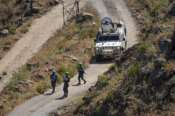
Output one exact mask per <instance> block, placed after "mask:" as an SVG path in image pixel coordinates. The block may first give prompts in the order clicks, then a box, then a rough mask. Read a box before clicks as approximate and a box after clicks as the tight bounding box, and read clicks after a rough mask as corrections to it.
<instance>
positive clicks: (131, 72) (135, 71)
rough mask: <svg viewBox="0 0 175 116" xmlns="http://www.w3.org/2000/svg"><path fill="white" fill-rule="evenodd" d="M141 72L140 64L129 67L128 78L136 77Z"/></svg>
mask: <svg viewBox="0 0 175 116" xmlns="http://www.w3.org/2000/svg"><path fill="white" fill-rule="evenodd" d="M139 71H140V65H139V64H138V63H137V64H134V65H132V66H131V67H129V69H128V76H129V77H135V76H137V75H138V74H139Z"/></svg>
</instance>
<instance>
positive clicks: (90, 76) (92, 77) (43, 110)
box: [8, 0, 137, 116]
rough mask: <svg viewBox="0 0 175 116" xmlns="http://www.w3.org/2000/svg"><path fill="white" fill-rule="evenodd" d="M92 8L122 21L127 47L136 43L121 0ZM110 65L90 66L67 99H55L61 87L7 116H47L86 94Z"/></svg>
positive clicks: (100, 2)
mask: <svg viewBox="0 0 175 116" xmlns="http://www.w3.org/2000/svg"><path fill="white" fill-rule="evenodd" d="M91 3H92V4H93V6H94V7H95V8H96V9H97V11H98V13H99V15H100V16H101V18H102V17H104V16H110V17H112V18H113V20H119V19H122V20H123V21H124V22H125V23H126V26H127V28H128V44H129V47H131V46H132V45H134V44H136V42H137V36H136V35H137V30H136V25H135V22H134V19H133V18H132V16H131V14H130V12H129V10H128V8H127V6H126V4H125V3H124V1H123V0H106V1H103V0H91ZM110 65H111V64H109V63H107V64H105V63H104V64H91V65H90V66H89V68H88V69H87V70H86V73H87V75H86V79H87V80H88V83H87V84H86V85H81V86H70V88H69V91H70V94H69V97H68V98H66V99H63V100H58V99H57V98H58V97H59V96H61V95H62V85H60V86H59V87H58V88H57V93H56V94H54V95H51V96H46V95H40V96H36V97H34V98H32V99H30V100H28V101H26V102H25V103H24V104H21V105H19V106H18V107H16V108H15V109H14V110H13V111H12V112H11V113H10V114H9V115H8V116H47V114H48V113H49V112H51V111H53V110H56V109H57V108H61V107H62V106H63V105H64V106H65V105H66V104H69V103H70V102H71V101H72V100H73V98H75V97H78V96H80V95H81V94H82V93H84V92H86V91H87V90H88V89H89V88H90V87H91V86H92V85H94V84H95V83H96V81H97V78H98V75H100V74H102V73H104V72H105V71H106V70H108V68H109V67H110ZM75 83H76V76H75V77H74V78H73V79H72V80H71V85H72V84H75Z"/></svg>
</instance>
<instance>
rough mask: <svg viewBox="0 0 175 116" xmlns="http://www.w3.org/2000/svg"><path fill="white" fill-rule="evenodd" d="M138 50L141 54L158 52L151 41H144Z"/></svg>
mask: <svg viewBox="0 0 175 116" xmlns="http://www.w3.org/2000/svg"><path fill="white" fill-rule="evenodd" d="M137 50H138V52H139V53H140V54H144V53H149V54H154V53H155V52H156V48H155V46H154V45H153V44H151V43H149V42H142V43H141V44H140V45H139V46H138V47H137Z"/></svg>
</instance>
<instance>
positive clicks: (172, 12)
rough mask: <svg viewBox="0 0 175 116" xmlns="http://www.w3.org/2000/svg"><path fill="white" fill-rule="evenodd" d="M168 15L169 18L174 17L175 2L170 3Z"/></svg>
mask: <svg viewBox="0 0 175 116" xmlns="http://www.w3.org/2000/svg"><path fill="white" fill-rule="evenodd" d="M168 14H169V15H171V16H175V2H173V3H172V5H171V7H170V10H169V13H168Z"/></svg>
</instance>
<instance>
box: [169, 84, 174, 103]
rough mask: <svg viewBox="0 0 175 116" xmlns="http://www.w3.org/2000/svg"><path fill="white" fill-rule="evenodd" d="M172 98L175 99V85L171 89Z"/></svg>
mask: <svg viewBox="0 0 175 116" xmlns="http://www.w3.org/2000/svg"><path fill="white" fill-rule="evenodd" d="M170 96H171V99H172V100H174V101H175V87H174V88H172V89H171V90H170Z"/></svg>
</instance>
